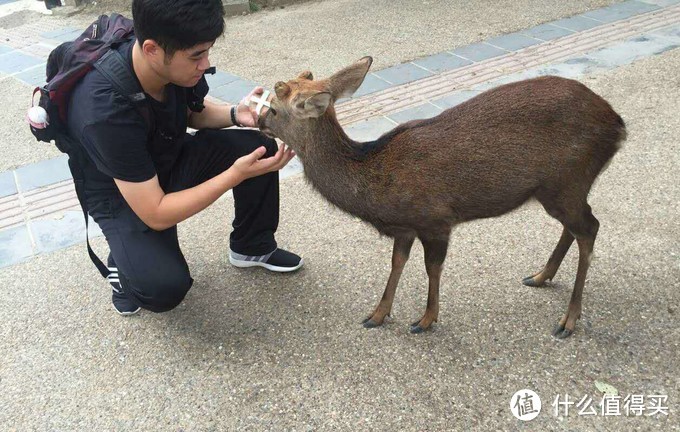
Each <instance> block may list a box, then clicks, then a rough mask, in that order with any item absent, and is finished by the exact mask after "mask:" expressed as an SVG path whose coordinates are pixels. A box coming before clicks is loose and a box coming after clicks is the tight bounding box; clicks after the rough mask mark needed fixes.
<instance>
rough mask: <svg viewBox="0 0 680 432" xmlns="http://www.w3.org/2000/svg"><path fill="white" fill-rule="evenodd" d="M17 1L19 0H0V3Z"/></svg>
mask: <svg viewBox="0 0 680 432" xmlns="http://www.w3.org/2000/svg"><path fill="white" fill-rule="evenodd" d="M17 1H19V0H0V5H6V4H9V3H14V2H17Z"/></svg>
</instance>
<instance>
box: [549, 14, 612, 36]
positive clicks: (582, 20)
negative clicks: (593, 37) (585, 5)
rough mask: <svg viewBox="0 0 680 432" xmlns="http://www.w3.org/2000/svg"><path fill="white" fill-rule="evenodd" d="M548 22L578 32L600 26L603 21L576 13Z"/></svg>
mask: <svg viewBox="0 0 680 432" xmlns="http://www.w3.org/2000/svg"><path fill="white" fill-rule="evenodd" d="M550 24H552V25H555V26H558V27H564V28H566V29H569V30H573V31H576V32H578V31H583V30H588V29H591V28H593V27H598V26H601V25H602V24H603V23H601V22H600V21H596V20H594V19H591V18H586V17H584V16H582V15H576V16H573V17H571V18H565V19H561V20H557V21H553V22H551V23H550Z"/></svg>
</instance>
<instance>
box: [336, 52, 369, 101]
mask: <svg viewBox="0 0 680 432" xmlns="http://www.w3.org/2000/svg"><path fill="white" fill-rule="evenodd" d="M371 63H373V58H371V57H364V58H362V59H361V60H359V61H357V62H356V63H354V64H353V65H351V66H347V67H346V68H344V69H342V70H340V71H338V72H336V73H334V74H333V76H331V77H330V78H328V86H329V88H330V90H331V94H332V95H333V98H334V99H335V100H338V99H342V98H347V97H350V96H352V95H353V94H354V92H355V91H357V89H358V88H359V87H361V83H363V82H364V78H365V77H366V74H367V73H368V69H370V67H371Z"/></svg>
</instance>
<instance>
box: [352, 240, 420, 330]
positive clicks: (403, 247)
mask: <svg viewBox="0 0 680 432" xmlns="http://www.w3.org/2000/svg"><path fill="white" fill-rule="evenodd" d="M414 240H415V235H413V234H403V235H399V236H395V238H394V247H393V249H392V271H391V272H390V277H389V279H388V280H387V286H386V287H385V292H384V293H383V296H382V299H381V300H380V303H378V306H376V308H375V310H374V311H373V313H372V314H371V316H369V317H368V318H366V319H365V320H364V321H363V322H362V324H363V325H364V327H366V328H374V327H378V326H380V325H382V323H383V321H384V320H385V317H386V316H389V314H390V312H392V302H393V301H394V293H395V292H396V290H397V285H398V284H399V278H401V273H402V271H403V270H404V266H405V265H406V261H408V257H409V254H410V253H411V247H412V246H413V241H414Z"/></svg>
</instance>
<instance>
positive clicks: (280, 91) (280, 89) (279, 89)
mask: <svg viewBox="0 0 680 432" xmlns="http://www.w3.org/2000/svg"><path fill="white" fill-rule="evenodd" d="M274 93H276V97H277V98H279V99H284V98H285V97H286V96H288V94H290V86H289V85H288V84H286V83H285V82H283V81H279V82H277V83H276V84H274Z"/></svg>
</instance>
